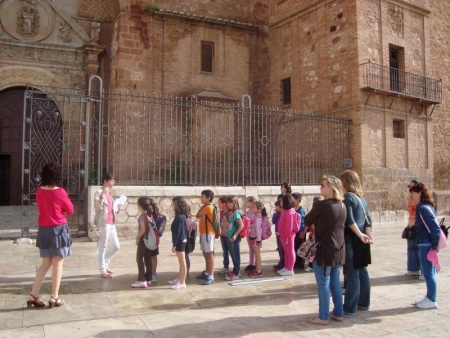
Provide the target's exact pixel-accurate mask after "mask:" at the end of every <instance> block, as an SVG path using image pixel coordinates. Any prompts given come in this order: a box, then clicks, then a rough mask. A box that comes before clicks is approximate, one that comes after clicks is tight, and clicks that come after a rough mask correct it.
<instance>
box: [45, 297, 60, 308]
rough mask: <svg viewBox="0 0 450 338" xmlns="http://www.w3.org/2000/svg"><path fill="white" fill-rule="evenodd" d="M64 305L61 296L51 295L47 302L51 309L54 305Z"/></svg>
mask: <svg viewBox="0 0 450 338" xmlns="http://www.w3.org/2000/svg"><path fill="white" fill-rule="evenodd" d="M62 305H64V299H61V298H59V297H58V298H55V297H53V296H51V297H50V300H49V302H48V307H49V308H50V309H51V308H52V307H54V306H56V307H58V306H62Z"/></svg>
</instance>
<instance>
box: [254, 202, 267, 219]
mask: <svg viewBox="0 0 450 338" xmlns="http://www.w3.org/2000/svg"><path fill="white" fill-rule="evenodd" d="M253 205H254V206H255V207H256V209H258V210H261V216H262V217H267V211H266V208H265V207H264V203H263V202H261V201H255V202H253Z"/></svg>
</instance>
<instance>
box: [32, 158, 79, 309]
mask: <svg viewBox="0 0 450 338" xmlns="http://www.w3.org/2000/svg"><path fill="white" fill-rule="evenodd" d="M61 181H62V175H61V169H60V167H59V166H58V165H57V164H56V163H48V164H46V165H45V166H43V167H42V172H41V185H40V187H39V188H38V190H37V193H36V201H37V206H38V210H39V217H38V225H39V228H38V233H37V240H36V246H37V247H39V253H40V256H41V257H42V264H41V266H40V267H39V269H38V270H37V272H36V277H35V278H34V282H33V287H32V288H31V293H30V296H29V297H28V299H27V306H28V307H31V306H32V305H34V306H35V307H44V306H45V305H46V303H45V302H43V301H42V300H41V299H40V297H39V291H40V289H41V285H42V282H43V281H44V279H45V276H46V274H47V272H48V270H49V269H50V267H51V268H52V290H51V292H52V294H51V297H50V300H49V302H48V305H49V307H50V308H52V307H53V306H61V305H63V304H64V300H63V299H61V298H59V285H60V284H61V276H62V268H63V261H64V258H66V257H69V256H70V246H71V245H72V238H71V237H70V231H69V227H68V226H67V218H66V216H67V215H71V214H73V211H74V210H73V204H72V202H71V201H70V199H69V196H68V195H67V192H66V191H65V190H64V189H63V188H61V187H60V185H61Z"/></svg>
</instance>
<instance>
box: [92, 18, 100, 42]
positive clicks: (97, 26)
mask: <svg viewBox="0 0 450 338" xmlns="http://www.w3.org/2000/svg"><path fill="white" fill-rule="evenodd" d="M99 33H100V23H99V22H95V21H93V22H91V43H98V34H99Z"/></svg>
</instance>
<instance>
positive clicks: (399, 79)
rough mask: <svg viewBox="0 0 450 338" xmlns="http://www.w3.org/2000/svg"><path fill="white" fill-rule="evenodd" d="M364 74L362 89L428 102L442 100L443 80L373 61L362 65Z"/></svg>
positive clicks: (436, 102)
mask: <svg viewBox="0 0 450 338" xmlns="http://www.w3.org/2000/svg"><path fill="white" fill-rule="evenodd" d="M360 67H361V69H362V74H363V85H362V89H363V90H367V91H375V92H378V93H382V94H385V95H396V96H398V97H402V98H406V99H417V100H419V101H421V102H424V103H428V104H438V103H441V102H442V81H441V80H436V79H432V78H429V77H426V76H422V75H418V74H414V73H410V72H405V71H403V70H400V69H397V68H392V67H386V66H383V65H379V64H376V63H373V62H370V61H369V62H367V63H364V64H362V65H360Z"/></svg>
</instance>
